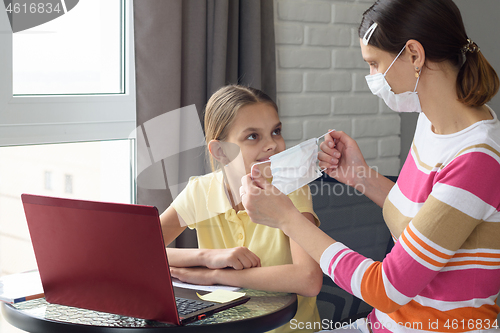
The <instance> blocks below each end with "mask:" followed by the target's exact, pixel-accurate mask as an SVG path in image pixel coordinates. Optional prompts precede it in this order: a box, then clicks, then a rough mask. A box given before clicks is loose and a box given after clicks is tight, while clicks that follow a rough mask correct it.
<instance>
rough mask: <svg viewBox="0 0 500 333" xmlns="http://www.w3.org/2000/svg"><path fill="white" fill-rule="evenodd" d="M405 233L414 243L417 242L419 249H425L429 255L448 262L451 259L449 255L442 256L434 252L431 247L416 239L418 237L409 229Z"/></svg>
mask: <svg viewBox="0 0 500 333" xmlns="http://www.w3.org/2000/svg"><path fill="white" fill-rule="evenodd" d="M406 231H407V232H408V234H409V235H410V236H411V238H413V239H414V240H415V242H417V243H418V244H419V245H420V246H421V247H423V248H424V249H426V250H427V251H429V252H430V253H432V254H434V255H435V256H436V257H439V258H443V259H445V260H449V259H450V258H451V257H452V256H451V255H449V254H444V253H443V252H440V251H438V250H436V249H435V248H433V247H432V246H429V245H428V244H427V243H425V242H424V241H423V240H421V239H420V238H418V236H417V235H416V234H415V233H414V232H413V231H412V230H411V229H410V228H406Z"/></svg>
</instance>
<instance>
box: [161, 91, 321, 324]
mask: <svg viewBox="0 0 500 333" xmlns="http://www.w3.org/2000/svg"><path fill="white" fill-rule="evenodd" d="M205 134H206V142H207V146H208V149H209V153H210V159H211V164H212V170H213V172H212V173H210V174H207V175H205V176H200V177H192V178H191V179H190V181H189V183H188V185H187V187H186V188H185V189H184V190H183V191H182V192H181V193H180V194H179V195H178V196H177V198H176V199H175V200H174V201H173V202H172V204H171V205H170V207H169V208H167V209H166V211H165V212H164V213H163V214H161V217H160V220H161V224H162V230H163V236H164V239H165V245H167V244H169V243H170V242H172V241H173V240H174V239H175V238H176V237H177V236H179V235H180V233H181V232H182V231H183V230H184V229H185V228H186V227H189V228H195V229H196V232H197V237H198V245H199V249H174V248H167V252H168V259H169V263H170V265H171V266H172V269H171V273H172V276H173V277H175V278H178V279H179V280H181V281H184V282H188V283H195V284H205V285H212V284H222V285H232V286H238V287H243V288H251V289H258V290H266V291H276V292H291V293H297V294H299V295H302V296H298V299H299V304H298V309H297V314H296V316H295V319H296V320H297V321H298V322H319V314H318V310H317V307H316V297H315V296H316V295H317V294H318V293H319V291H320V289H321V286H322V283H323V274H322V272H321V269H320V267H319V266H318V264H317V263H316V262H315V261H314V260H313V259H312V258H311V257H310V256H309V255H308V254H307V253H306V252H305V251H304V250H303V249H302V248H301V247H300V246H298V245H297V243H295V242H294V241H291V240H290V239H289V238H288V237H287V236H285V235H284V234H283V232H281V231H280V230H278V229H275V228H270V227H266V226H262V225H257V224H255V223H253V222H252V221H250V218H249V217H248V215H247V213H246V211H245V207H244V205H243V204H242V203H241V198H240V195H239V192H238V190H239V188H240V186H241V178H242V176H244V175H245V174H247V173H249V172H250V169H251V167H252V165H253V164H255V163H258V162H262V161H267V160H268V159H269V157H270V156H271V155H274V154H277V153H279V152H281V151H283V150H284V149H285V142H284V140H283V137H282V136H281V122H280V120H279V117H278V108H277V106H276V104H275V103H274V102H273V101H272V100H271V99H270V98H269V97H268V96H267V95H265V94H264V93H263V92H261V91H259V90H256V89H253V88H249V87H243V86H237V85H231V86H226V87H223V88H221V89H220V90H219V91H217V92H216V93H215V94H213V96H212V97H211V98H210V100H209V101H208V103H207V106H206V111H205ZM215 166H219V170H216V169H215ZM257 168H259V170H260V171H261V172H262V174H264V175H266V174H269V175H270V171H269V164H268V163H265V164H260V165H258V166H256V168H255V169H257ZM288 197H289V198H290V199H291V200H292V202H293V203H294V206H295V207H296V208H297V209H298V210H299V211H300V212H301V214H302V216H303V217H304V218H305V219H306V220H308V221H309V223H311V225H313V226H315V227H316V226H317V225H318V224H319V221H318V218H317V216H316V214H315V213H314V211H313V208H312V202H311V196H310V192H309V187H308V186H305V187H303V188H301V189H299V190H297V191H295V192H293V193H291V194H290V195H289V196H288ZM225 268H231V269H225ZM276 331H277V332H288V331H291V329H290V327H289V325H284V326H282V327H280V328H279V329H277V330H276Z"/></svg>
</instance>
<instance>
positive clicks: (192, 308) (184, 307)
mask: <svg viewBox="0 0 500 333" xmlns="http://www.w3.org/2000/svg"><path fill="white" fill-rule="evenodd" d="M175 301H176V303H177V312H179V314H180V315H187V314H190V313H192V312H196V311H200V310H202V309H206V308H209V307H211V306H213V305H214V304H213V303H209V302H205V301H199V300H194V299H187V298H182V297H176V298H175Z"/></svg>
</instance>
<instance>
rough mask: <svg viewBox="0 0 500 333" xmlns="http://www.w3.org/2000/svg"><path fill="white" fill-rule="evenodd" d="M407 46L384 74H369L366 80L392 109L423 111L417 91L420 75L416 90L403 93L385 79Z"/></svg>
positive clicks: (372, 89)
mask: <svg viewBox="0 0 500 333" xmlns="http://www.w3.org/2000/svg"><path fill="white" fill-rule="evenodd" d="M405 47H406V45H405V46H404V47H403V49H402V50H401V51H400V52H399V54H398V55H397V57H396V58H395V59H394V61H393V62H392V63H391V65H390V66H389V68H387V70H386V71H385V73H384V74H382V73H377V74H374V75H367V76H365V78H366V82H367V83H368V87H369V88H370V90H371V91H372V93H373V94H374V95H376V96H378V97H380V98H382V99H383V100H384V102H385V104H387V106H388V107H390V108H391V109H392V110H394V111H396V112H422V108H421V106H420V100H419V98H418V93H417V86H418V80H419V79H420V75H419V77H418V78H417V83H416V84H415V90H413V92H411V91H407V92H404V93H401V94H395V93H394V92H393V91H392V90H391V86H390V85H389V83H388V82H387V80H386V79H385V75H386V74H387V72H388V71H389V69H391V67H392V65H393V64H394V63H395V62H396V60H397V59H398V58H399V56H400V55H401V53H402V52H403V51H404V49H405Z"/></svg>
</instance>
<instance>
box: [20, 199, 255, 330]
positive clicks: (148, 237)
mask: <svg viewBox="0 0 500 333" xmlns="http://www.w3.org/2000/svg"><path fill="white" fill-rule="evenodd" d="M21 198H22V201H23V205H24V211H25V213H26V220H27V222H28V227H29V231H30V235H31V240H32V243H33V248H34V251H35V257H36V261H37V264H38V270H39V272H40V277H41V280H42V285H43V288H44V292H45V298H46V300H47V302H50V303H56V304H63V305H68V306H74V307H79V308H84V309H91V310H96V311H102V312H109V313H115V314H120V315H125V316H129V317H136V318H143V319H150V320H157V321H161V322H167V323H173V324H177V325H180V324H185V323H188V322H191V321H194V320H197V319H202V318H204V317H206V316H209V315H211V314H213V313H215V312H218V311H222V310H224V309H227V308H230V307H233V306H235V305H239V304H242V303H245V302H246V301H248V299H249V297H242V298H239V299H237V300H235V301H233V302H230V303H224V304H220V303H211V302H205V301H202V300H200V299H199V298H198V297H197V295H196V292H195V291H194V290H190V289H184V288H177V287H176V288H173V287H172V280H171V277H170V269H169V266H168V260H167V255H166V250H165V245H164V242H163V235H162V231H161V227H160V219H159V216H158V211H157V209H156V208H155V207H150V206H140V205H130V204H117V203H105V202H95V201H85V200H74V199H62V198H54V197H46V196H35V195H30V194H23V195H22V196H21ZM198 292H199V293H200V294H203V292H200V291H198ZM176 296H177V302H183V303H193V302H195V303H196V304H195V305H193V306H191V305H189V306H186V305H179V306H177V305H176ZM179 304H180V303H179ZM178 309H179V310H182V313H179V312H178Z"/></svg>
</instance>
